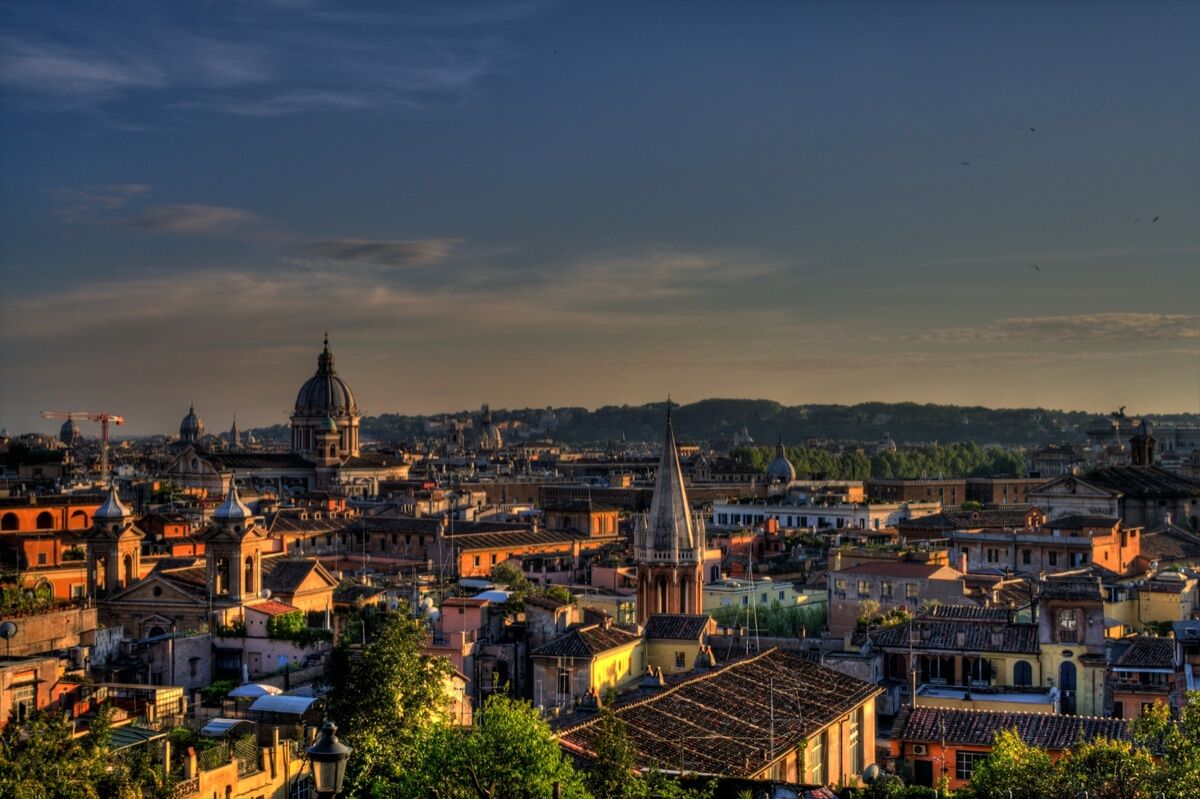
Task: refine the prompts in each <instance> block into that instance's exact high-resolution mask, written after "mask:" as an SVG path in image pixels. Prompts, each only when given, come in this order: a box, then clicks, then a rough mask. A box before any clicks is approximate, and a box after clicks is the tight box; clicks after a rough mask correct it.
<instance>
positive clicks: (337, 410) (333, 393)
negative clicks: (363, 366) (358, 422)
mask: <svg viewBox="0 0 1200 799" xmlns="http://www.w3.org/2000/svg"><path fill="white" fill-rule="evenodd" d="M294 415H296V416H333V417H337V418H342V417H346V416H357V415H358V405H357V404H356V403H355V402H354V393H353V392H351V391H350V387H349V386H348V385H346V382H345V381H344V380H342V379H341V378H340V377H338V376H337V373H336V372H335V371H334V370H333V353H332V352H330V351H329V338H328V336H327V337H326V338H325V349H324V350H322V351H321V354H320V355H319V356H317V373H316V374H315V375H313V376H312V377H310V378H309V379H308V380H307V381H305V383H304V385H302V386H301V387H300V392H299V393H298V394H297V395H296V411H295V414H294Z"/></svg>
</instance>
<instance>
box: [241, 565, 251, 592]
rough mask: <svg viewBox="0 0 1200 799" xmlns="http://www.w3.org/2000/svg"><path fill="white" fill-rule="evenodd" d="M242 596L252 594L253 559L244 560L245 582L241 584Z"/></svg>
mask: <svg viewBox="0 0 1200 799" xmlns="http://www.w3.org/2000/svg"><path fill="white" fill-rule="evenodd" d="M242 593H243V594H253V593H254V557H253V556H249V557H247V558H246V580H245V582H243V583H242Z"/></svg>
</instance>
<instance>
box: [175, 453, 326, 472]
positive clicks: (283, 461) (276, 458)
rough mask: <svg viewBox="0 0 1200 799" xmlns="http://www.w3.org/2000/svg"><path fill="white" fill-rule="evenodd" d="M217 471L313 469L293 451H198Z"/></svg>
mask: <svg viewBox="0 0 1200 799" xmlns="http://www.w3.org/2000/svg"><path fill="white" fill-rule="evenodd" d="M199 454H200V456H201V457H202V458H204V459H205V460H207V461H208V462H209V463H211V464H212V465H213V466H214V467H215V468H216V469H217V471H222V472H226V471H230V470H232V469H313V468H315V467H314V466H313V465H312V464H311V463H309V462H308V461H306V460H304V458H302V457H300V456H299V455H297V454H296V453H294V452H203V451H200V452H199Z"/></svg>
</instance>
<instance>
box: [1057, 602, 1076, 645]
mask: <svg viewBox="0 0 1200 799" xmlns="http://www.w3.org/2000/svg"><path fill="white" fill-rule="evenodd" d="M1058 640H1059V642H1060V643H1067V644H1074V643H1078V642H1079V611H1077V610H1075V609H1074V608H1065V609H1063V610H1060V611H1059V612H1058Z"/></svg>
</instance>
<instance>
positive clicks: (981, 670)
mask: <svg viewBox="0 0 1200 799" xmlns="http://www.w3.org/2000/svg"><path fill="white" fill-rule="evenodd" d="M991 681H992V664H991V661H989V660H988V659H987V658H975V659H974V660H972V661H971V682H985V683H989V684H990V683H991Z"/></svg>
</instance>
